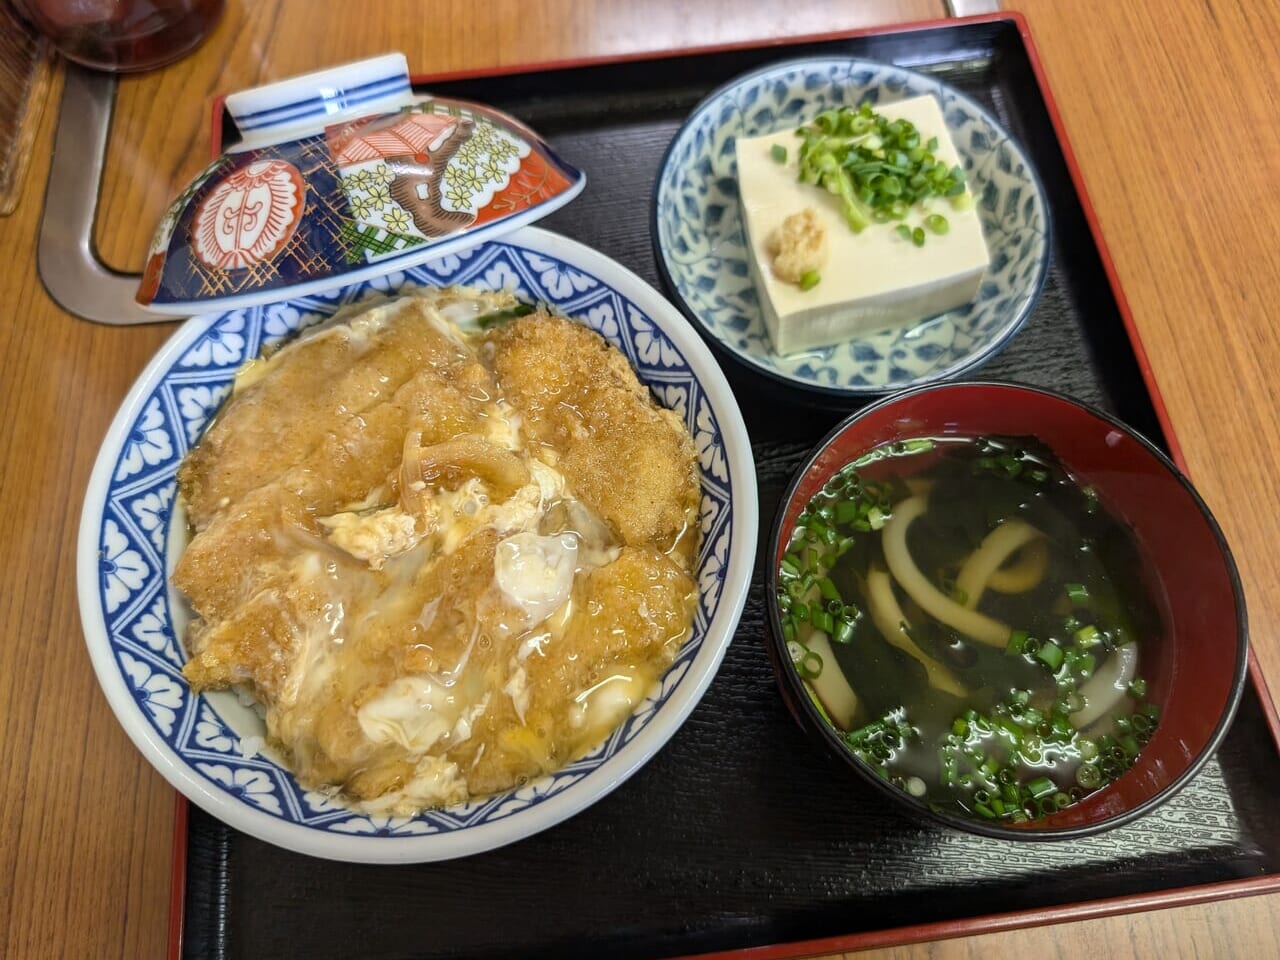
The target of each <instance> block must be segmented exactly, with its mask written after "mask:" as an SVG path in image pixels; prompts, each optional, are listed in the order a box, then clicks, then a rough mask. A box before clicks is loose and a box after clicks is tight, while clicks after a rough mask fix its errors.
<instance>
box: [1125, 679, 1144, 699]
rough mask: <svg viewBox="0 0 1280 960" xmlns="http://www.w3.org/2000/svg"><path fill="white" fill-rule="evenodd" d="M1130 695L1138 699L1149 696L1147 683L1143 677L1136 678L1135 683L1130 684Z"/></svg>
mask: <svg viewBox="0 0 1280 960" xmlns="http://www.w3.org/2000/svg"><path fill="white" fill-rule="evenodd" d="M1129 693H1130V695H1131V696H1134V697H1137V698H1138V699H1141V698H1143V697H1145V696H1146V695H1147V681H1146V680H1144V679H1143V678H1142V677H1134V679H1133V682H1132V683H1130V684H1129Z"/></svg>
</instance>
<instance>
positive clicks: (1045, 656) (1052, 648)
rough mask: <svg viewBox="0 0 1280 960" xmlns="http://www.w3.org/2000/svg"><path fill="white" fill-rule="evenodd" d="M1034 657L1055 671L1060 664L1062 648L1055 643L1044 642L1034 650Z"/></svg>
mask: <svg viewBox="0 0 1280 960" xmlns="http://www.w3.org/2000/svg"><path fill="white" fill-rule="evenodd" d="M1036 659H1037V660H1039V661H1040V662H1041V663H1043V664H1044V665H1045V666H1046V667H1048V668H1049V669H1050V670H1053V671H1056V670H1057V669H1058V668H1059V667H1060V666H1062V659H1063V653H1062V648H1061V647H1060V646H1058V645H1057V644H1056V643H1046V644H1045V645H1044V646H1042V647H1041V648H1040V649H1039V650H1037V651H1036Z"/></svg>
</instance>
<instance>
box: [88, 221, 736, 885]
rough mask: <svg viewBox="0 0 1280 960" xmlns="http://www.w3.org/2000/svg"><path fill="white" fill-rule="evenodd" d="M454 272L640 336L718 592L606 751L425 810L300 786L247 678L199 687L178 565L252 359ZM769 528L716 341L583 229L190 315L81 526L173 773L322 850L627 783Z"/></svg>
mask: <svg viewBox="0 0 1280 960" xmlns="http://www.w3.org/2000/svg"><path fill="white" fill-rule="evenodd" d="M446 284H469V285H474V286H478V287H484V288H488V289H500V288H506V289H510V290H512V291H514V292H515V293H516V294H517V295H519V296H521V297H522V298H524V299H528V300H533V301H543V302H545V303H547V304H549V305H550V306H552V307H553V308H555V309H556V310H558V311H560V312H562V313H564V314H565V315H568V316H571V317H575V318H579V319H580V320H581V321H582V322H584V323H586V324H587V325H588V326H590V327H592V328H593V329H595V330H597V331H599V332H600V333H601V334H602V335H603V336H604V337H605V338H606V339H607V340H609V341H610V342H611V343H613V344H614V345H615V346H617V347H618V348H620V349H621V350H622V351H623V352H624V353H625V354H626V356H627V359H628V360H630V361H631V363H632V365H633V366H634V368H635V369H636V372H637V373H638V374H639V376H640V379H641V380H642V381H643V382H645V383H647V384H648V385H649V387H650V388H651V389H652V391H653V393H654V395H655V396H656V397H657V399H658V401H659V402H660V403H662V404H663V405H665V406H667V407H669V408H671V409H673V410H677V411H679V412H680V414H681V415H682V416H683V417H684V421H685V423H686V424H687V426H688V428H689V430H690V432H691V433H692V435H693V437H694V439H695V441H696V444H697V449H698V455H699V459H700V462H701V468H702V490H703V495H702V510H701V516H702V530H703V545H702V550H701V553H700V555H699V557H698V570H697V574H698V583H699V587H700V594H701V596H700V603H699V605H698V608H697V612H696V615H695V620H694V627H693V634H692V637H691V638H690V640H689V642H688V643H687V644H686V645H685V648H684V649H683V651H681V653H680V656H679V657H678V658H677V660H676V662H675V663H674V664H673V665H672V666H671V668H670V669H669V670H668V671H667V673H666V674H665V675H664V677H663V678H662V681H661V684H660V688H659V689H658V690H657V691H656V692H655V693H654V695H652V696H651V697H650V698H649V699H648V700H647V701H645V702H644V703H643V704H641V705H640V706H639V707H638V708H637V709H636V711H635V713H634V714H633V715H632V716H631V717H630V718H628V720H627V721H626V722H625V723H624V724H623V725H622V726H621V727H620V728H619V729H618V730H617V731H615V732H614V734H613V735H612V736H611V737H610V738H609V739H608V741H607V742H606V743H604V744H603V745H602V746H601V747H600V748H599V749H597V750H595V751H594V752H593V753H591V754H590V755H589V756H586V757H584V758H582V759H581V760H578V761H576V762H575V763H572V764H569V765H568V766H567V767H565V768H563V769H562V770H560V771H559V772H557V773H556V774H555V775H553V776H550V777H546V778H544V779H542V780H539V781H536V782H534V783H530V784H529V785H528V786H525V787H522V788H520V789H518V790H515V791H512V792H510V793H505V794H501V795H498V796H495V797H491V798H488V799H485V800H479V801H475V802H472V803H468V804H466V805H462V806H456V807H450V808H446V809H443V810H438V811H432V812H428V813H425V814H422V815H420V816H417V817H413V818H386V817H371V816H367V815H364V814H359V813H356V812H354V811H352V810H351V809H349V808H347V807H344V806H340V805H338V804H336V803H334V802H333V801H332V800H330V799H328V798H326V797H324V796H322V795H321V794H319V793H316V792H312V791H308V790H305V789H303V788H302V787H300V786H299V785H298V783H297V781H296V780H295V779H294V778H293V776H292V775H290V774H289V772H288V771H287V770H285V769H284V768H283V767H281V766H280V765H279V764H278V763H276V762H275V761H274V760H273V759H272V758H271V756H270V754H269V751H267V752H262V748H261V747H260V746H258V745H259V744H260V738H261V737H262V735H263V724H262V721H261V720H260V719H259V718H258V715H257V714H256V713H255V712H254V711H253V710H252V709H250V708H249V707H247V706H245V705H244V704H242V703H241V702H240V701H239V700H238V699H237V697H236V696H235V695H234V694H232V693H216V694H210V695H205V696H194V695H193V694H192V693H191V691H190V690H189V688H188V687H187V684H186V682H185V681H184V680H183V678H182V675H181V672H180V671H181V666H182V664H183V662H184V661H185V659H186V653H185V651H184V648H183V646H182V644H181V643H180V641H179V637H180V636H181V633H182V629H183V626H184V624H185V605H184V604H183V602H182V601H181V599H180V598H179V597H178V596H177V595H176V594H175V592H174V590H173V588H172V587H171V586H170V584H169V581H168V574H169V573H170V572H171V571H172V569H173V566H174V563H175V562H176V560H177V557H178V556H179V554H180V553H181V550H182V548H183V546H184V543H185V518H184V517H183V516H182V515H181V511H180V510H179V509H177V508H176V506H175V503H174V499H175V493H176V483H175V473H176V471H177V468H178V465H179V463H181V461H182V458H183V457H184V455H185V454H186V452H187V450H188V449H189V448H190V447H191V445H192V444H194V443H195V442H196V440H197V439H198V438H199V437H200V434H201V432H202V431H203V429H204V426H205V424H206V423H207V421H208V419H209V417H210V415H212V414H213V413H214V411H216V410H217V408H218V405H219V403H220V402H221V401H222V399H223V398H224V397H225V396H226V395H227V393H228V392H229V390H230V388H231V382H232V378H233V376H234V374H235V371H236V370H237V368H239V366H240V365H241V364H242V363H244V362H245V361H246V360H248V359H250V358H252V357H255V356H257V355H258V353H259V351H260V349H261V348H262V346H263V345H264V344H267V343H271V342H273V341H276V340H279V339H281V338H284V337H288V336H289V335H291V334H292V333H294V332H295V331H297V330H298V329H300V328H302V327H305V326H307V325H309V324H312V323H315V322H317V321H319V320H322V319H323V318H324V317H326V316H328V315H330V314H332V313H333V312H334V311H335V310H337V309H338V308H339V307H340V306H342V305H343V304H346V303H350V302H353V301H357V300H360V299H363V298H364V297H366V296H368V295H371V294H373V293H379V292H381V293H385V292H389V291H394V290H397V289H400V288H404V287H410V286H442V285H446ZM756 526H757V511H756V481H755V466H754V463H753V461H752V455H751V445H750V441H749V439H748V437H747V432H746V428H745V426H744V425H743V422H742V415H741V413H740V411H739V410H738V405H737V403H736V401H735V400H734V397H733V394H732V392H731V391H730V389H729V386H728V384H727V383H726V382H725V379H724V375H723V374H722V373H721V371H720V368H719V366H718V365H717V364H716V361H715V359H714V358H713V357H712V356H711V353H710V352H709V351H708V350H707V347H706V345H705V344H704V343H703V342H702V340H701V339H700V338H699V337H698V335H697V334H696V333H695V332H694V331H693V330H692V329H691V328H690V326H689V325H688V324H687V323H686V322H685V321H684V319H683V318H681V316H680V315H679V313H678V312H676V310H675V309H674V308H673V307H672V306H671V305H670V304H669V303H667V301H666V300H664V299H663V298H662V297H661V296H659V295H658V293H657V292H656V291H654V290H653V289H652V288H651V287H649V286H648V285H647V284H645V283H644V281H642V280H641V279H640V278H638V277H637V276H635V274H633V273H631V272H630V271H628V270H626V269H624V268H623V267H621V266H619V265H618V264H616V263H615V262H613V261H612V260H610V259H608V258H607V257H605V256H603V255H602V254H599V253H596V252H595V251H593V250H590V249H589V248H587V247H584V246H582V245H581V244H579V243H576V242H574V241H572V240H568V239H565V238H564V237H561V236H558V235H556V234H553V233H549V232H547V231H545V230H540V229H537V228H526V229H524V230H521V231H519V232H517V233H515V234H513V235H511V236H510V237H509V238H506V239H504V240H503V241H501V242H493V243H487V244H484V245H483V246H480V247H477V248H475V249H472V250H469V251H466V252H463V253H459V254H455V255H452V256H448V257H445V258H443V259H440V260H436V261H433V262H431V263H428V264H425V265H422V266H419V267H415V268H413V269H410V270H406V271H404V272H403V273H396V274H391V275H389V276H387V277H384V278H381V279H378V280H370V281H367V282H364V283H360V284H357V285H355V286H351V287H348V288H346V289H345V290H341V291H336V292H334V293H331V294H327V295H324V296H315V297H306V298H301V299H297V300H290V301H288V302H284V303H277V304H272V305H268V306H260V307H252V308H249V309H245V310H237V311H234V312H230V313H223V314H218V315H212V316H206V317H197V318H196V319H193V320H191V321H190V322H188V323H187V324H185V325H184V326H183V327H182V328H181V329H180V330H179V331H178V332H177V333H176V334H175V335H174V336H173V338H172V339H171V340H170V341H169V342H168V344H167V345H166V346H165V347H164V348H163V349H162V350H161V351H160V353H159V354H158V355H157V356H156V357H155V359H154V360H153V361H152V362H151V364H150V365H149V366H148V367H147V369H146V370H145V371H144V372H143V374H142V376H141V377H140V378H139V379H138V382H137V383H136V384H135V385H134V387H133V389H132V391H130V393H129V395H128V397H127V398H126V399H125V402H124V404H123V406H122V407H121V409H120V412H119V413H118V414H117V415H116V418H115V421H114V422H113V423H112V425H111V429H110V430H109V431H108V433H107V437H106V439H105V441H104V442H103V445H102V449H101V451H100V453H99V454H98V460H97V464H96V466H95V467H94V471H93V476H92V479H91V480H90V483H89V490H88V493H87V496H86V500H85V506H84V513H83V516H82V518H81V525H80V541H79V554H78V561H77V571H78V580H79V594H80V615H81V619H82V621H83V624H84V631H85V640H86V643H87V644H88V647H89V653H90V656H91V658H92V660H93V666H94V669H95V671H96V672H97V675H98V681H99V683H100V684H101V685H102V689H103V691H104V692H105V693H106V696H107V699H108V701H109V702H110V704H111V707H112V709H113V710H114V711H115V714H116V717H117V718H118V719H119V721H120V723H121V724H122V725H123V726H124V728H125V730H126V732H128V734H129V736H130V737H131V738H132V739H133V741H134V743H135V744H136V745H137V746H138V748H139V749H140V750H141V751H142V752H143V753H144V754H145V755H146V757H147V759H148V760H150V761H151V762H152V763H153V764H154V765H155V766H156V768H157V769H158V770H159V771H160V772H161V773H162V774H163V775H164V776H165V777H166V778H167V779H168V780H169V782H170V783H172V784H173V785H174V786H175V787H176V788H177V789H178V790H180V791H181V792H182V793H184V794H185V795H186V796H187V797H188V798H190V799H191V800H192V801H193V802H194V803H196V804H198V805H199V806H201V807H203V808H204V809H205V810H207V811H208V812H209V813H211V814H212V815H213V816H215V817H218V818H219V819H221V820H223V821H225V822H226V823H228V824H230V825H231V826H233V827H236V828H238V829H240V830H243V831H244V832H246V833H249V834H252V835H254V836H256V837H259V838H260V839H263V840H266V841H268V842H271V843H275V844H278V845H280V846H283V847H288V848H290V849H293V850H298V851H301V852H303V853H309V854H312V855H315V856H320V857H328V858H332V859H340V860H352V861H361V862H384V863H389V862H416V861H426V860H442V859H447V858H451V857H458V856H464V855H467V854H471V853H477V852H479V851H481V850H487V849H490V848H493V847H497V846H501V845H502V844H506V843H510V842H512V841H514V840H518V839H520V838H522V837H525V836H528V835H530V834H532V833H536V832H537V831H539V830H542V829H545V828H547V827H549V826H551V825H553V824H555V823H558V822H560V821H561V820H563V819H565V818H566V817H569V816H571V815H572V814H574V813H576V812H577V811H579V810H581V809H583V808H584V807H586V806H587V805H589V804H591V803H593V802H594V801H596V800H598V799H600V798H601V797H602V796H604V795H605V794H607V793H608V792H609V791H610V790H612V789H613V788H614V787H616V786H618V784H620V783H621V782H622V781H623V780H625V779H626V778H627V777H628V776H630V775H631V774H632V773H634V772H635V771H636V770H637V769H638V768H639V767H640V766H641V765H642V764H643V763H644V762H645V761H646V760H647V759H648V758H649V757H650V756H652V755H653V754H654V753H655V752H656V751H657V750H658V749H659V748H660V747H661V746H662V745H663V744H664V743H665V742H666V740H667V739H668V738H669V737H670V736H671V735H672V734H673V733H674V732H675V730H676V729H677V728H678V727H679V726H680V724H681V723H682V722H683V721H684V719H685V717H687V716H688V715H689V713H690V711H692V710H693V708H694V706H695V705H696V704H697V702H698V700H699V698H700V697H701V696H702V694H703V692H704V691H705V690H706V688H707V685H708V684H709V683H710V682H711V678H712V676H713V675H714V674H715V672H716V668H717V667H718V666H719V663H720V660H721V658H722V656H723V655H724V651H725V648H726V647H727V646H728V644H729V641H730V639H731V638H732V636H733V633H734V630H735V628H736V626H737V623H738V617H739V615H740V614H741V612H742V606H743V603H744V602H745V599H746V594H747V586H748V582H749V580H750V577H751V569H752V564H753V563H754V560H755V551H756ZM255 747H257V749H258V751H259V752H257V753H256V755H255Z"/></svg>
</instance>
